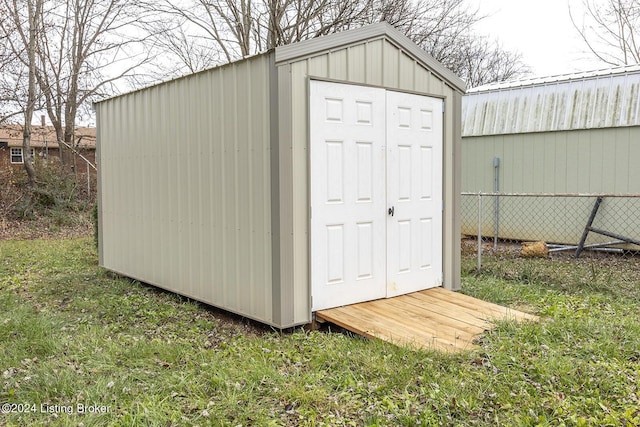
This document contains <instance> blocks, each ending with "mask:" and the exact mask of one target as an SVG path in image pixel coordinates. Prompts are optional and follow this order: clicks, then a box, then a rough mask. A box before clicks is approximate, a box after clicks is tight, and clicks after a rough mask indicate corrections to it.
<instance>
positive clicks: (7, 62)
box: [0, 0, 44, 188]
mask: <svg viewBox="0 0 640 427" xmlns="http://www.w3.org/2000/svg"><path fill="white" fill-rule="evenodd" d="M43 3H44V0H23V1H19V0H2V3H1V5H2V9H3V16H2V18H3V19H2V21H0V31H1V34H2V38H3V41H4V42H5V43H4V50H3V59H2V64H3V67H4V68H6V69H7V70H9V69H10V70H11V71H13V81H11V79H7V78H5V79H3V81H5V83H7V82H8V87H5V89H8V88H10V87H11V86H14V87H15V89H16V93H23V95H24V96H25V98H24V99H13V100H11V101H12V103H13V104H14V105H16V106H18V108H16V109H15V110H14V112H13V114H14V115H17V114H23V120H24V124H23V131H22V153H23V158H24V161H23V163H24V167H25V170H26V172H27V176H28V179H29V186H30V187H32V188H33V187H34V185H35V183H36V172H35V168H34V166H33V159H32V158H31V155H30V154H31V130H32V125H31V121H32V120H33V113H34V112H35V110H36V108H37V104H38V101H39V98H40V92H39V90H38V87H37V83H36V73H37V63H36V57H37V49H38V37H39V31H40V20H41V18H42V12H43ZM25 79H26V87H25V85H24V80H25ZM11 82H12V83H11Z"/></svg>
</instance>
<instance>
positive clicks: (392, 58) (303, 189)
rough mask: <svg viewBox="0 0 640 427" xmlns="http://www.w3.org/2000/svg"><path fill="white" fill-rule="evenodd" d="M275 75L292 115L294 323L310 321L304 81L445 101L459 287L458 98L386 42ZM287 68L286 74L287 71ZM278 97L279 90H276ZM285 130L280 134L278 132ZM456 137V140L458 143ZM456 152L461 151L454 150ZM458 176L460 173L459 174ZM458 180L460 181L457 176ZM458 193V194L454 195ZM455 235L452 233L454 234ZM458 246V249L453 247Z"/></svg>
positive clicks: (449, 271)
mask: <svg viewBox="0 0 640 427" xmlns="http://www.w3.org/2000/svg"><path fill="white" fill-rule="evenodd" d="M279 65H280V68H281V69H280V70H279V73H289V71H288V69H289V68H290V85H291V106H290V111H288V112H285V113H289V114H290V115H291V130H290V133H291V141H292V165H293V166H292V167H293V170H292V177H291V179H292V180H293V182H292V187H293V188H292V209H293V212H292V215H293V251H292V254H291V255H292V265H293V269H294V271H293V275H294V277H293V289H292V290H291V292H292V293H293V299H294V310H295V312H294V314H293V315H294V319H295V322H296V323H304V322H306V321H309V320H310V318H309V315H310V305H309V301H310V295H309V290H310V286H309V263H308V261H309V240H308V239H309V220H308V218H309V194H308V189H309V172H308V156H309V154H308V123H307V118H308V78H309V76H312V77H317V78H327V79H335V80H339V81H345V82H351V83H356V84H357V83H359V84H369V85H375V86H381V87H386V88H390V89H402V90H408V91H414V92H420V93H426V94H431V95H436V96H442V97H444V98H445V99H446V102H447V105H449V106H450V108H451V111H450V113H449V114H447V115H446V116H445V117H446V122H445V129H446V130H445V142H444V144H445V150H444V151H445V159H444V161H445V164H444V171H445V172H444V175H445V191H444V195H445V209H451V211H450V212H449V211H447V212H445V215H444V217H445V234H444V236H443V239H444V241H445V248H444V249H443V250H444V263H445V266H444V268H445V276H446V277H445V280H446V279H450V281H449V282H448V285H449V286H451V287H454V288H455V287H457V286H458V285H459V259H458V258H457V257H459V237H460V236H459V228H456V224H455V223H454V221H455V218H456V215H455V214H454V213H453V210H455V209H457V207H458V206H459V205H458V204H459V181H458V180H457V179H456V178H454V176H455V169H459V163H457V160H454V158H455V159H459V153H458V155H457V156H454V155H453V150H454V145H455V144H454V138H455V137H456V135H455V130H454V129H455V127H456V126H459V123H460V122H459V120H460V110H459V103H460V99H461V95H460V94H459V93H458V92H456V91H455V90H453V89H452V88H451V87H450V86H449V85H447V84H446V83H445V82H444V81H443V80H441V79H439V78H438V77H437V76H436V75H435V74H433V73H431V72H430V71H429V70H428V69H426V68H425V67H423V66H422V65H420V64H419V63H418V62H417V61H416V60H414V59H413V58H412V57H411V56H409V55H407V54H406V53H405V52H403V51H402V50H401V49H399V48H398V47H397V46H396V45H394V44H392V43H390V42H389V41H387V40H385V39H374V40H369V41H365V42H363V43H357V44H354V45H352V46H347V47H343V48H341V49H334V50H332V51H330V52H324V53H321V54H317V55H315V56H310V57H308V58H305V59H302V60H297V61H294V62H291V63H286V64H279ZM285 68H286V69H285ZM280 90H281V91H282V88H280ZM282 131H283V130H282V129H281V132H282ZM459 136H460V135H459V134H458V135H457V137H458V138H459ZM458 147H459V146H458ZM458 172H459V170H458ZM458 176H459V175H458ZM456 189H457V190H456ZM454 230H455V231H454ZM456 242H458V245H457V246H456Z"/></svg>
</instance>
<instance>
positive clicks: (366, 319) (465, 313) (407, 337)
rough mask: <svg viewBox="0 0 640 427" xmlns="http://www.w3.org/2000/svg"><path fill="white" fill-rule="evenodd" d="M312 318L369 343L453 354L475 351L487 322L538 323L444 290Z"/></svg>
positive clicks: (323, 312) (489, 325) (531, 317)
mask: <svg viewBox="0 0 640 427" xmlns="http://www.w3.org/2000/svg"><path fill="white" fill-rule="evenodd" d="M316 318H317V319H318V320H320V321H327V322H331V323H333V324H336V325H338V326H341V327H343V328H345V329H347V330H349V331H352V332H355V333H357V334H360V335H363V336H365V337H368V338H379V339H382V340H385V341H389V342H392V343H394V344H398V345H407V346H413V347H418V348H427V349H434V350H444V351H452V352H453V351H463V350H470V349H472V348H474V344H473V341H474V339H476V338H478V337H480V335H482V333H484V332H485V331H487V330H489V329H492V328H493V327H494V326H495V325H494V324H493V323H491V322H492V321H495V320H516V321H523V320H531V321H537V320H538V317H537V316H534V315H531V314H527V313H523V312H521V311H517V310H512V309H509V308H507V307H502V306H500V305H497V304H493V303H490V302H486V301H482V300H479V299H476V298H473V297H470V296H468V295H464V294H461V293H459V292H452V291H448V290H446V289H443V288H432V289H427V290H424V291H420V292H414V293H411V294H407V295H401V296H398V297H394V298H388V299H380V300H376V301H368V302H363V303H358V304H353V305H348V306H344V307H337V308H331V309H328V310H321V311H318V312H316Z"/></svg>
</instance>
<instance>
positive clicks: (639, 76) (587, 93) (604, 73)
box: [462, 65, 640, 136]
mask: <svg viewBox="0 0 640 427" xmlns="http://www.w3.org/2000/svg"><path fill="white" fill-rule="evenodd" d="M624 126H640V65H633V66H626V67H618V68H613V69H607V70H599V71H593V72H584V73H575V74H565V75H561V76H552V77H544V78H534V79H528V80H519V81H513V82H504V83H497V84H490V85H485V86H481V87H478V88H474V89H469V90H468V91H467V94H466V95H465V96H464V97H463V103H462V135H463V136H482V135H500V134H512V133H530V132H549V131H562V130H574V129H591V128H608V127H624Z"/></svg>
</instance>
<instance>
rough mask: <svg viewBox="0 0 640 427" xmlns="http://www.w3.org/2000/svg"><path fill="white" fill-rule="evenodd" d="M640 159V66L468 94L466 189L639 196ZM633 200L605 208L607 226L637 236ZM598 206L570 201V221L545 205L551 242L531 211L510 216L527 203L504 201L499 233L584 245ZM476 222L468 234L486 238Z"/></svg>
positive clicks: (469, 216) (472, 217)
mask: <svg viewBox="0 0 640 427" xmlns="http://www.w3.org/2000/svg"><path fill="white" fill-rule="evenodd" d="M639 160H640V65H634V66H625V67H618V68H612V69H606V70H599V71H592V72H583V73H575V74H567V75H561V76H553V77H543V78H535V79H528V80H520V81H513V82H504V83H498V84H490V85H486V86H482V87H478V88H474V89H470V90H468V91H467V94H466V95H465V96H464V97H463V102H462V191H463V192H473V193H476V192H485V193H490V192H493V191H494V188H495V187H494V186H495V185H496V183H497V184H498V187H499V191H500V192H502V193H535V194H561V193H562V194H567V193H571V194H578V193H579V194H612V195H618V196H619V195H623V194H640V168H639V167H638V161H639ZM496 174H497V176H496ZM540 200H541V203H551V200H550V199H546V200H545V201H542V199H540ZM585 202H586V200H585ZM529 203H531V202H529ZM625 203H626V204H625V205H624V208H623V204H622V203H620V202H618V203H617V204H616V205H615V206H616V208H615V209H614V208H613V207H612V206H613V204H611V205H607V203H605V204H603V206H602V207H601V208H600V211H599V213H598V220H599V221H604V223H601V224H600V228H602V229H605V230H616V231H617V232H618V233H620V234H622V235H626V236H637V229H636V228H635V227H634V224H633V222H630V221H628V220H627V218H626V216H628V215H637V212H639V211H640V198H629V199H628V200H627V201H626V202H625ZM487 205H493V203H487ZM592 206H593V200H591V201H589V202H588V203H580V204H578V203H567V204H566V207H565V208H564V209H562V214H561V215H560V214H555V215H554V214H552V212H555V211H554V210H553V209H552V208H551V206H549V207H548V208H549V209H545V206H544V205H543V206H538V207H536V208H539V209H540V212H542V214H541V215H542V216H544V223H545V230H548V231H549V233H551V232H553V234H550V235H549V236H545V235H540V234H539V231H538V230H539V229H536V230H534V229H533V228H532V227H533V226H532V227H531V228H530V227H528V225H529V224H526V223H527V221H526V218H527V217H526V216H525V215H522V214H521V216H512V217H510V218H509V217H507V216H506V215H505V213H508V212H511V213H512V215H513V213H515V212H523V211H526V210H527V209H530V208H527V207H526V206H525V202H524V199H522V198H520V199H517V198H506V197H501V198H500V208H499V209H500V212H499V214H500V227H499V234H500V235H499V236H498V237H500V238H504V239H516V240H538V239H540V240H545V241H548V242H549V241H551V242H553V241H554V240H552V239H565V240H566V241H557V242H558V243H576V242H577V239H578V238H579V237H580V235H581V233H582V231H583V229H584V226H585V223H586V221H587V218H588V217H589V213H590V211H591V209H592ZM486 208H487V209H488V210H489V209H493V207H491V206H486ZM572 210H575V212H572ZM491 216H493V213H492V212H487V217H491ZM575 218H584V222H581V223H577V222H576V221H575ZM541 221H542V220H541ZM477 222H478V220H477V214H476V213H473V212H472V210H467V211H466V212H465V211H463V215H462V229H463V232H464V233H465V234H470V235H475V234H477V232H476V231H475V230H477ZM525 224H526V226H525ZM486 231H487V234H488V235H493V232H492V231H490V230H486ZM483 234H485V231H484V230H483ZM551 235H553V236H555V237H553V238H552V237H550V236H551Z"/></svg>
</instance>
